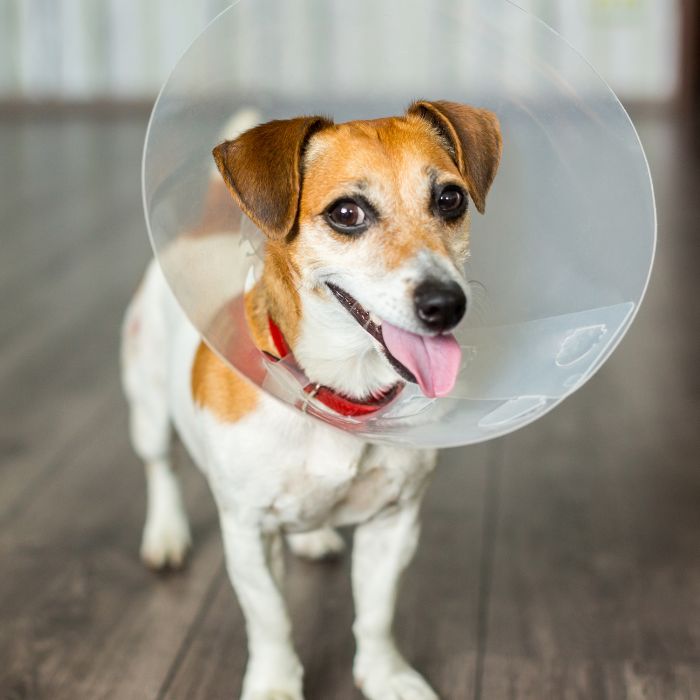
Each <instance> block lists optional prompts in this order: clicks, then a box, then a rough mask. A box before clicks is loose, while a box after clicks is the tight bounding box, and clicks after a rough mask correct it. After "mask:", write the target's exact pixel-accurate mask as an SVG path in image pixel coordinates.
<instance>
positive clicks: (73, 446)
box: [0, 386, 118, 528]
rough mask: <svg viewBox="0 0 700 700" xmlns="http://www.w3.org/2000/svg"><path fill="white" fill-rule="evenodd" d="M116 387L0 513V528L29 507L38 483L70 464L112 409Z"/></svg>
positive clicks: (47, 481)
mask: <svg viewBox="0 0 700 700" xmlns="http://www.w3.org/2000/svg"><path fill="white" fill-rule="evenodd" d="M117 393H118V392H117V387H116V386H115V387H114V390H111V391H110V392H109V393H108V394H107V395H106V396H105V397H104V399H103V400H102V401H101V402H100V403H99V405H98V407H97V408H96V409H95V410H94V411H93V412H92V413H91V414H90V417H91V418H92V420H86V421H85V422H84V423H83V424H82V428H81V429H80V430H78V432H77V433H76V434H75V435H74V436H73V438H72V439H70V440H69V441H68V442H67V443H66V444H65V445H64V446H63V448H62V449H61V450H60V451H59V452H58V453H57V454H56V455H54V456H53V457H52V459H50V460H49V461H48V463H47V464H45V465H44V467H43V468H42V469H40V470H39V472H38V473H37V474H36V476H35V477H34V478H33V479H32V480H31V481H30V482H29V483H28V484H27V486H26V487H25V488H24V489H22V491H21V492H20V493H19V494H18V495H17V497H16V500H15V502H14V503H13V504H12V505H10V506H9V507H8V508H7V510H6V511H5V513H0V528H3V527H6V526H7V525H8V523H10V522H11V521H12V520H13V519H14V518H16V517H17V516H18V515H19V514H20V513H21V512H22V511H23V510H25V509H26V508H28V507H29V505H30V504H31V503H32V501H33V500H34V498H36V497H37V496H38V495H39V493H40V492H41V487H40V485H45V484H49V483H51V481H52V480H53V479H54V478H55V477H56V476H57V475H58V474H60V473H61V472H62V471H63V469H65V467H66V466H67V465H68V464H70V461H71V459H73V458H74V457H75V455H76V453H79V452H80V450H81V449H84V446H85V445H86V444H87V443H89V440H87V441H86V439H85V438H86V436H90V435H93V434H94V432H95V425H97V424H99V423H101V422H102V421H103V420H104V417H105V415H106V414H107V413H111V412H113V410H114V399H115V398H116V395H117Z"/></svg>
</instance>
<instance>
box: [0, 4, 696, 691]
mask: <svg viewBox="0 0 700 700" xmlns="http://www.w3.org/2000/svg"><path fill="white" fill-rule="evenodd" d="M432 1H433V0H412V2H415V3H417V4H420V5H422V6H424V8H425V11H426V13H428V14H429V13H430V8H431V6H432ZM309 2H310V0H308V1H307V0H294V1H292V0H290V2H289V4H288V9H287V10H286V12H287V13H288V17H287V18H286V19H287V21H288V23H289V27H290V32H293V35H294V41H295V42H296V44H297V45H299V46H303V44H304V36H306V34H305V33H307V32H309V31H311V28H310V27H311V26H312V25H309V24H307V23H306V21H305V20H304V17H305V14H304V12H303V9H304V7H305V6H306V5H307V4H308V3H309ZM385 2H387V3H389V4H393V5H395V7H396V17H397V18H400V15H401V6H402V2H404V0H385ZM490 2H491V0H464V3H465V5H469V4H472V5H476V4H479V3H482V4H484V5H486V4H489V3H490ZM227 4H228V3H227V2H226V0H178V2H172V0H168V1H166V0H0V338H1V341H0V460H1V461H0V698H2V699H4V698H8V699H9V698H13V699H15V700H17V699H19V698H51V700H62V699H63V698H66V699H68V698H70V699H71V700H74V699H75V698H76V697H77V698H124V699H128V700H133V699H134V698H139V699H140V698H159V699H161V698H167V699H168V700H170V699H172V698H175V699H178V698H182V699H183V700H184V699H185V698H186V699H187V700H193V699H194V700H197V699H199V698H201V699H202V700H203V699H204V698H221V697H236V693H237V692H238V690H239V688H240V682H241V674H242V669H243V666H244V662H245V641H244V634H243V624H242V621H241V617H240V611H239V610H238V608H237V605H236V603H235V599H234V597H233V595H232V593H231V590H230V586H229V583H228V581H227V578H226V575H225V571H224V567H223V562H222V553H221V545H220V540H219V534H218V525H217V519H216V514H215V512H214V508H213V506H212V502H211V497H210V495H209V493H208V490H207V487H206V484H205V483H204V482H203V480H202V479H201V478H200V477H199V475H198V474H197V472H196V471H195V470H194V469H192V468H190V465H189V464H187V462H188V460H187V457H186V456H185V455H184V454H182V453H181V452H178V454H177V461H178V463H179V464H181V465H182V467H183V468H182V475H183V479H184V481H185V490H186V493H187V501H188V507H189V511H190V514H191V518H192V523H193V530H194V539H195V550H194V553H193V557H192V560H191V562H190V565H189V568H188V569H187V570H186V571H185V572H184V574H181V575H174V576H159V577H154V576H153V575H152V574H150V573H149V572H147V571H145V570H144V569H143V568H142V567H141V565H140V562H139V560H138V555H137V552H138V544H139V537H140V528H141V524H142V518H143V513H144V492H143V483H142V480H143V477H142V470H141V467H140V465H139V463H138V461H137V460H136V458H135V457H134V456H133V454H132V452H131V449H130V447H129V444H128V441H127V419H126V408H125V405H124V402H123V399H122V397H121V392H120V388H119V382H118V335H119V326H120V323H121V316H122V313H123V310H124V308H125V306H126V304H127V303H128V299H129V297H130V295H131V294H132V292H133V289H134V288H135V286H136V285H137V283H138V280H139V278H140V275H141V274H142V272H143V269H144V267H145V265H146V263H147V260H148V258H149V255H150V250H149V246H148V243H147V240H146V232H145V225H144V221H143V213H142V208H141V206H142V205H141V193H140V181H139V175H140V161H141V149H142V144H143V138H144V134H145V128H146V121H147V118H148V114H149V110H150V108H151V106H152V103H153V100H154V99H155V96H156V94H157V91H158V89H159V87H160V85H161V84H162V82H163V81H164V79H165V78H166V77H167V75H168V73H169V71H170V69H171V68H172V67H173V65H174V63H175V62H176V60H177V58H178V56H179V55H180V54H181V52H182V51H183V50H184V49H185V48H186V46H187V45H188V43H189V42H190V41H191V40H192V39H193V38H194V37H195V36H196V35H197V33H198V32H199V31H200V30H201V29H202V28H203V27H204V26H205V24H206V23H207V22H208V21H209V20H210V19H212V18H213V17H214V16H215V15H216V14H217V13H218V12H220V11H221V10H223V9H224V8H225V7H226V6H227ZM517 4H519V5H520V6H521V7H523V8H525V9H527V10H529V11H531V12H533V13H535V14H536V15H538V16H539V17H541V18H542V19H544V20H545V21H547V22H548V23H550V24H551V25H552V26H554V27H555V28H556V29H557V30H558V31H559V32H561V33H562V34H563V35H564V37H565V38H566V39H567V40H568V41H569V42H570V43H572V44H573V45H574V46H575V47H576V48H578V49H579V50H580V51H581V52H582V53H583V54H584V55H585V56H586V57H587V58H588V59H589V60H590V61H591V62H592V63H593V65H594V66H595V67H596V68H597V70H598V71H599V72H600V73H601V74H602V75H603V77H604V78H606V79H607V80H608V81H609V83H610V84H611V85H612V87H613V88H614V89H615V91H616V92H617V93H618V95H619V96H620V97H621V99H622V101H623V102H624V104H625V106H626V107H628V109H629V110H630V113H631V116H632V118H633V120H634V122H635V125H636V126H637V128H638V130H639V133H640V137H641V140H642V142H643V144H644V146H645V148H646V151H647V155H648V157H649V161H650V166H651V170H652V175H653V178H654V183H655V189H656V196H657V205H658V213H659V244H658V253H657V260H656V265H655V270H654V274H653V276H652V282H651V285H650V289H649V292H648V295H647V299H646V301H645V303H644V305H643V306H642V308H641V311H640V313H639V316H638V318H637V320H636V322H635V324H634V326H633V327H632V329H631V330H630V332H629V334H628V335H627V336H626V337H625V339H624V341H623V343H622V344H621V346H620V348H619V349H618V350H617V351H616V352H615V354H614V355H613V357H612V358H611V359H610V361H609V362H608V363H607V364H606V366H605V367H604V368H603V369H602V370H601V372H600V373H599V374H598V375H596V376H595V377H594V378H593V379H592V380H591V381H590V382H589V383H588V384H586V386H585V387H583V388H582V389H581V390H580V391H579V392H577V393H576V395H575V396H573V397H572V398H571V399H569V400H567V401H566V402H565V403H564V404H563V405H562V406H561V407H559V408H557V409H556V410H555V411H553V412H552V413H551V414H549V415H547V416H546V417H545V418H543V419H542V420H540V421H538V422H536V423H535V424H534V425H532V426H531V427H528V428H526V429H524V430H521V431H518V432H516V433H514V434H512V435H509V436H507V437H505V438H503V439H499V440H496V441H491V442H488V443H484V444H480V445H476V446H474V447H470V448H466V449H458V450H448V451H445V452H444V453H443V454H442V457H441V467H440V469H439V470H438V473H437V476H436V480H435V484H434V487H433V489H432V490H431V492H430V494H429V497H428V500H427V503H426V507H425V518H424V522H425V527H424V533H423V539H422V546H421V548H420V551H419V554H418V557H417V559H416V561H415V563H414V564H413V565H412V567H411V569H410V570H409V572H408V574H407V576H406V583H405V589H404V591H403V593H402V597H401V600H400V604H399V613H398V623H397V626H398V631H399V636H400V638H401V639H402V640H403V644H404V648H405V650H406V652H407V654H408V656H409V657H410V658H411V659H412V660H413V661H414V662H415V663H416V665H417V666H418V667H419V668H420V669H421V670H422V671H423V672H424V673H425V674H426V675H427V676H428V678H429V679H430V681H431V682H432V684H433V685H434V686H435V687H436V689H437V690H438V691H439V693H440V696H441V697H442V698H445V699H447V700H449V699H451V698H459V699H460V700H462V699H463V698H475V699H476V700H478V699H480V698H485V699H488V700H494V699H495V700H500V698H509V699H517V700H520V699H525V698H527V699H528V700H529V699H531V700H542V699H543V698H553V699H555V698H556V699H559V698H572V699H574V698H576V699H577V698H582V699H583V698H585V699H586V700H590V699H591V698H595V699H596V700H598V699H606V698H610V700H620V699H634V700H636V699H637V698H639V699H642V698H644V699H648V698H654V699H657V698H658V700H674V699H676V698H678V699H683V700H693V699H696V698H700V430H698V428H699V427H700V370H699V369H698V368H699V367H700V362H699V361H698V360H699V357H698V349H699V348H698V340H699V336H698V327H699V326H698V323H699V322H700V305H699V304H698V303H697V299H698V295H699V293H700V277H699V276H698V273H697V270H698V265H699V263H700V258H699V257H698V251H700V246H698V231H700V197H699V196H698V195H699V194H700V150H699V144H700V140H699V139H698V132H699V130H698V126H699V124H698V119H699V116H700V112H699V107H700V7H699V4H698V2H696V1H695V0H519V1H518V3H517ZM333 7H340V5H338V4H337V3H336V4H332V3H330V2H329V9H328V12H327V17H326V21H328V22H341V23H342V26H343V31H345V32H346V34H347V36H349V37H352V33H353V32H359V31H367V30H368V27H371V24H372V17H371V16H366V17H365V16H361V15H358V13H357V12H353V11H352V10H351V8H352V5H351V4H350V3H348V4H347V5H342V7H343V8H344V10H343V11H342V12H341V13H340V14H339V15H338V16H335V15H334V12H335V11H334V10H333V9H332V8H333ZM245 11H246V12H247V14H248V19H249V21H250V23H251V24H250V26H251V27H255V26H264V24H265V22H266V21H267V18H266V17H265V15H264V13H261V12H260V11H258V10H257V9H256V6H255V3H254V2H249V3H248V4H247V6H246V10H245ZM397 21H398V20H397ZM433 40H434V41H435V44H436V47H439V45H440V37H439V36H435V37H434V38H433ZM515 40H517V41H522V42H523V45H524V47H526V45H527V42H528V41H530V40H531V37H528V36H526V35H524V36H518V37H516V38H515ZM235 50H236V51H237V50H238V46H236V47H235ZM279 50H280V47H275V46H258V45H256V44H255V43H254V42H253V41H251V40H241V46H240V51H241V56H242V58H241V60H242V61H251V60H254V61H265V60H270V59H269V57H270V56H271V55H278V54H274V52H276V51H279ZM297 58H298V57H296V56H294V55H288V56H286V57H285V60H288V61H292V62H294V61H296V60H297ZM294 65H297V64H296V63H295V64H294ZM293 77H294V79H297V80H303V71H298V70H297V71H296V72H293ZM593 206H594V205H593ZM347 567H348V563H347V557H346V558H345V560H343V561H342V562H340V563H337V564H335V565H329V566H321V567H314V566H310V565H305V564H303V563H300V562H290V581H289V587H288V598H289V600H290V606H291V610H292V616H293V618H294V621H295V630H296V632H295V634H296V642H297V646H298V648H299V650H300V654H301V657H302V659H303V661H304V663H305V666H306V669H307V673H306V695H307V700H315V699H321V698H322V699H323V700H327V699H328V698H333V700H345V699H346V698H347V699H350V698H355V699H357V698H358V697H359V695H357V693H356V691H354V690H353V688H352V683H351V678H350V672H349V669H350V666H351V660H352V650H353V645H352V638H351V635H350V624H351V618H352V609H351V604H350V592H349V587H348V571H347Z"/></svg>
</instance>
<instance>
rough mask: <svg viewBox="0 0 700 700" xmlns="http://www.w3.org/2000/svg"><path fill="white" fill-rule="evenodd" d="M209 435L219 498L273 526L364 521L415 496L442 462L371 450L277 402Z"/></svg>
mask: <svg viewBox="0 0 700 700" xmlns="http://www.w3.org/2000/svg"><path fill="white" fill-rule="evenodd" d="M265 403H267V401H266V402H265ZM207 433H208V436H207V437H208V439H207V442H208V443H209V444H208V446H207V450H206V451H207V452H208V453H209V455H210V459H207V462H208V465H207V467H206V470H207V471H208V473H209V478H210V482H211V484H212V488H213V489H214V491H215V495H216V497H217V500H219V501H220V502H223V503H224V504H225V505H230V507H232V508H234V509H235V511H236V512H238V513H241V514H245V517H246V519H248V520H251V521H257V522H258V523H259V524H262V526H263V527H265V528H274V529H276V528H280V527H281V528H285V529H287V530H289V531H295V530H299V531H302V530H309V529H314V528H317V527H321V526H325V525H333V526H337V525H344V524H353V523H358V522H362V521H364V520H367V519H368V518H370V517H372V516H373V515H375V514H376V513H378V512H380V511H381V510H383V509H384V508H386V507H389V506H391V505H392V504H393V503H397V502H398V501H399V500H402V499H403V498H406V497H410V496H412V495H414V494H415V492H416V491H417V490H418V489H419V488H421V486H422V484H423V483H424V481H425V477H426V476H427V473H428V472H429V471H430V469H431V468H432V465H433V463H434V457H433V453H432V452H431V453H426V452H424V451H423V452H418V451H415V450H409V449H402V448H396V447H388V446H380V445H368V444H367V443H364V442H362V441H360V440H358V439H356V438H354V437H353V436H351V435H346V434H343V433H340V432H339V431H337V430H334V429H332V428H329V427H327V426H325V425H323V424H321V423H318V422H317V421H312V420H310V419H308V418H307V417H305V416H301V415H299V414H297V413H296V412H293V411H290V410H289V409H287V408H286V407H284V408H283V407H280V406H279V405H278V404H277V403H276V402H270V405H269V406H265V410H260V411H256V413H255V415H252V416H250V417H249V418H248V419H246V420H245V421H242V422H241V423H240V424H237V425H236V426H216V425H212V424H211V423H210V426H209V430H207ZM224 455H230V456H231V457H230V458H228V457H227V458H225V459H221V456H224Z"/></svg>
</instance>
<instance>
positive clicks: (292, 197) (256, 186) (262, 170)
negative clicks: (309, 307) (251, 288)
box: [213, 117, 332, 240]
mask: <svg viewBox="0 0 700 700" xmlns="http://www.w3.org/2000/svg"><path fill="white" fill-rule="evenodd" d="M330 124H332V122H331V121H330V120H328V119H325V118H324V117H298V118H296V119H284V120H276V121H271V122H267V124H261V125H260V126H256V127H255V128H253V129H250V130H248V131H246V132H244V133H243V134H241V135H240V136H239V137H238V138H236V139H234V140H233V141H226V142H224V143H222V144H220V145H218V146H217V147H216V148H215V149H214V151H213V155H214V160H215V161H216V165H217V167H218V168H219V171H220V172H221V175H222V176H223V178H224V182H225V183H226V186H227V187H228V188H229V191H230V192H231V194H232V195H233V197H234V199H235V200H236V201H237V202H238V204H239V205H240V207H241V209H242V210H243V211H244V212H245V213H246V214H247V216H249V217H250V218H251V219H252V220H253V221H254V222H255V224H256V225H257V226H259V227H260V229H262V231H264V232H265V233H266V234H267V235H268V236H269V237H270V238H271V239H273V240H280V239H282V238H284V237H285V236H286V235H287V234H288V233H289V232H290V231H291V230H292V228H293V226H294V223H295V221H296V218H297V209H298V205H299V191H300V188H301V165H302V155H303V152H304V147H305V145H306V142H307V141H308V139H309V138H310V137H311V136H312V135H313V134H314V133H316V132H317V131H319V130H321V129H323V128H325V127H327V126H329V125H330Z"/></svg>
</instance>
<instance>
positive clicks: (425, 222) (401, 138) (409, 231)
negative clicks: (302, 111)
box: [299, 115, 468, 270]
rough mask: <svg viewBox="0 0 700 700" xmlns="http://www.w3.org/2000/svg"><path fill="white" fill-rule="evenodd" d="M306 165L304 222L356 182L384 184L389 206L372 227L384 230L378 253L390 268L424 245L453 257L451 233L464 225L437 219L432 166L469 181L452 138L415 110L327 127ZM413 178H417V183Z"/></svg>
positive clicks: (375, 186)
mask: <svg viewBox="0 0 700 700" xmlns="http://www.w3.org/2000/svg"><path fill="white" fill-rule="evenodd" d="M305 166H306V167H305V173H304V182H303V185H302V193H301V204H300V209H299V220H300V221H304V222H309V221H311V220H312V219H314V218H315V217H317V216H319V215H320V214H321V213H322V212H323V211H324V209H325V208H326V207H327V206H328V204H329V203H330V202H331V201H332V200H333V199H334V198H335V197H336V196H343V195H345V194H346V193H347V189H348V188H349V187H352V186H354V184H355V183H357V182H366V183H368V184H367V188H368V190H369V191H370V192H371V191H372V190H373V189H381V190H382V192H383V195H384V196H383V199H384V200H386V201H385V207H386V209H388V210H387V211H384V212H382V214H383V215H384V216H383V219H382V221H380V222H379V223H378V224H377V225H376V226H374V227H373V228H374V229H375V230H376V231H378V232H379V235H378V236H377V241H376V245H377V254H378V255H380V256H381V258H382V260H383V261H384V263H385V266H386V268H387V270H392V269H395V268H397V267H399V266H400V265H401V264H402V263H403V262H405V261H406V260H407V259H409V258H410V257H412V256H413V255H415V254H416V253H417V252H418V251H419V250H420V249H428V250H432V251H435V252H436V253H438V254H441V255H447V247H448V241H449V239H450V238H451V237H453V236H454V235H457V233H461V234H462V235H464V230H462V231H456V230H455V227H454V226H449V225H445V224H444V222H439V221H436V219H435V216H434V215H433V213H432V212H431V210H430V206H429V202H428V201H427V200H426V198H425V192H424V191H423V190H424V188H425V182H426V181H427V180H428V178H429V173H430V171H431V170H435V171H437V172H440V173H442V174H443V175H444V176H450V177H451V178H452V180H456V181H458V182H464V179H463V177H462V174H461V173H460V171H459V169H458V167H457V165H456V163H455V162H454V160H453V159H452V157H451V155H450V153H449V152H448V150H447V148H446V147H445V143H444V142H443V141H442V139H441V138H439V137H438V136H437V135H436V132H435V129H434V128H433V127H432V125H431V124H429V123H428V122H427V121H426V120H425V119H421V118H419V117H418V116H415V115H408V116H406V117H390V118H387V119H376V120H372V121H358V122H348V123H346V124H338V125H334V126H331V127H327V128H326V129H324V130H323V131H321V132H319V133H318V134H316V135H315V136H314V138H313V140H312V141H311V142H310V144H309V148H308V150H307V157H306V163H305ZM411 177H414V178H417V181H416V183H415V186H413V185H414V183H413V182H411V181H409V178H411ZM418 180H419V182H418ZM464 186H465V188H466V189H468V187H467V186H466V183H464ZM370 199H371V197H370ZM376 231H375V232H376ZM330 235H338V236H339V237H341V238H343V236H342V234H333V233H332V232H330ZM344 240H347V238H346V237H345V238H344Z"/></svg>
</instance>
